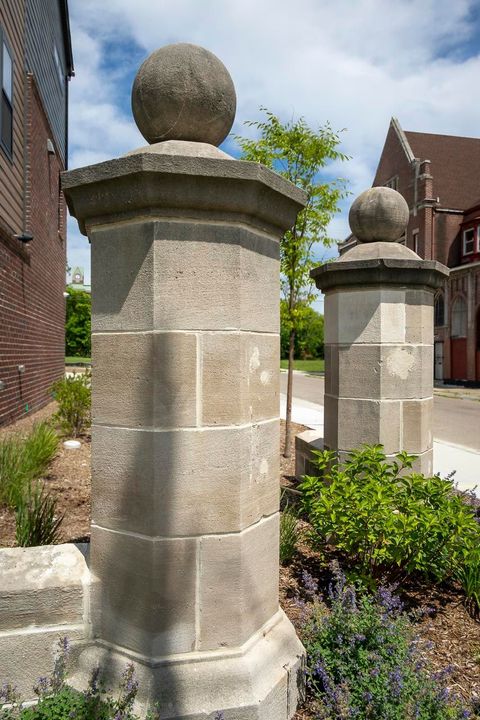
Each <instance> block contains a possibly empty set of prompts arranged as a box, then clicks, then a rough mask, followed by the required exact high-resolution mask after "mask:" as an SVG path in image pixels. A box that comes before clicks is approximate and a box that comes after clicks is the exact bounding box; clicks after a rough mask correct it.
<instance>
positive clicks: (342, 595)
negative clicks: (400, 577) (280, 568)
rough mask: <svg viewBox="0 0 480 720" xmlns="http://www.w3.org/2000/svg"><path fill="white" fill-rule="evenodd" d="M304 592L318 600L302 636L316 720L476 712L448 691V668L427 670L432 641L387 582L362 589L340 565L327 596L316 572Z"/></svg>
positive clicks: (445, 717) (436, 717)
mask: <svg viewBox="0 0 480 720" xmlns="http://www.w3.org/2000/svg"><path fill="white" fill-rule="evenodd" d="M304 592H305V593H306V595H307V597H309V598H310V599H311V600H312V602H311V603H310V604H309V605H308V606H306V607H308V608H309V610H308V612H306V616H305V620H304V627H303V632H302V637H303V642H304V644H305V647H306V650H307V656H308V660H307V666H308V669H307V682H308V685H309V688H310V692H311V694H312V695H313V698H314V701H313V702H314V713H315V715H314V717H315V718H316V720H346V719H347V718H357V720H367V719H372V720H461V719H463V718H473V717H474V715H473V714H472V711H471V710H469V709H466V708H465V707H463V706H462V704H461V702H460V700H459V698H458V697H455V696H454V695H453V694H452V693H451V692H450V691H449V689H448V687H447V678H448V670H447V671H446V672H444V673H441V674H436V675H435V674H432V673H430V672H429V669H428V666H427V664H426V661H425V653H426V650H427V647H426V645H425V643H424V642H422V641H421V639H420V638H419V637H418V636H417V635H416V634H415V631H414V626H413V624H412V623H411V621H410V620H409V618H408V616H407V615H406V614H405V613H404V612H403V608H402V604H401V602H400V601H399V599H398V598H397V597H395V595H393V594H392V592H391V590H390V589H389V588H384V587H381V588H379V590H378V591H377V594H376V595H368V594H365V593H364V594H358V592H357V591H356V589H355V587H353V586H352V585H349V584H347V583H346V580H345V576H344V575H343V573H342V572H340V570H339V569H338V566H337V568H336V569H335V581H334V583H333V584H332V586H331V587H330V590H329V598H328V602H324V601H323V599H322V598H321V597H320V596H319V595H318V592H317V589H316V586H315V581H314V580H313V579H312V578H307V586H306V588H305V591H304ZM328 606H330V607H328Z"/></svg>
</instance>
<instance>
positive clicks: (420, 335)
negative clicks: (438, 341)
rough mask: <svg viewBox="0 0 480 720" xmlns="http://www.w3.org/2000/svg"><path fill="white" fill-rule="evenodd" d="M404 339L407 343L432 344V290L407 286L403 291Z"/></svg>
mask: <svg viewBox="0 0 480 720" xmlns="http://www.w3.org/2000/svg"><path fill="white" fill-rule="evenodd" d="M405 300H406V307H405V322H406V327H405V340H406V342H407V343H419V344H422V345H432V343H433V329H434V328H433V301H434V291H433V289H431V290H426V289H425V290H423V289H420V288H409V289H407V292H406V293H405Z"/></svg>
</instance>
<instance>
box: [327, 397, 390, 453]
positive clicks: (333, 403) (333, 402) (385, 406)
mask: <svg viewBox="0 0 480 720" xmlns="http://www.w3.org/2000/svg"><path fill="white" fill-rule="evenodd" d="M327 407H328V410H327ZM327 412H328V421H326V422H325V445H326V446H327V447H329V448H331V449H339V450H347V451H348V450H355V449H357V448H359V447H360V446H361V445H364V444H368V445H377V444H379V443H380V444H381V445H383V446H384V448H385V452H386V453H387V455H388V454H390V453H396V452H398V451H399V450H400V449H401V432H400V427H401V426H400V414H401V402H400V401H393V400H390V401H379V400H366V399H362V400H354V399H347V398H340V399H335V398H332V397H331V396H330V397H329V399H328V401H327V396H326V397H325V416H326V418H327ZM335 441H336V442H335Z"/></svg>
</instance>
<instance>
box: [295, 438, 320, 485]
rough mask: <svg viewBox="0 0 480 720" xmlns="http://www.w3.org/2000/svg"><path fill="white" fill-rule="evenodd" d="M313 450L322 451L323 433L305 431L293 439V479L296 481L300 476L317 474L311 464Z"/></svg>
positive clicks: (313, 465)
mask: <svg viewBox="0 0 480 720" xmlns="http://www.w3.org/2000/svg"><path fill="white" fill-rule="evenodd" d="M314 450H323V433H319V432H318V430H305V431H304V432H302V433H299V434H298V435H297V436H296V437H295V477H296V478H297V479H298V480H300V478H301V477H302V475H316V474H317V468H316V466H315V464H314V462H313V460H314V458H315V456H314V454H313V451H314Z"/></svg>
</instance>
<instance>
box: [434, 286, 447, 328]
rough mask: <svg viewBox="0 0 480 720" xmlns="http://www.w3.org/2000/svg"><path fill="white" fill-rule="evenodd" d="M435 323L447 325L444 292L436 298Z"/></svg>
mask: <svg viewBox="0 0 480 720" xmlns="http://www.w3.org/2000/svg"><path fill="white" fill-rule="evenodd" d="M435 325H445V298H444V297H443V293H442V292H439V293H438V295H437V297H436V298H435Z"/></svg>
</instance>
